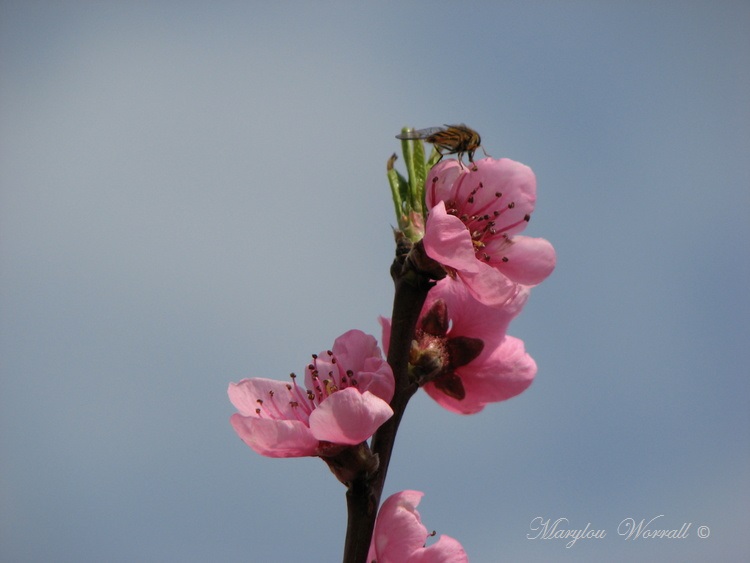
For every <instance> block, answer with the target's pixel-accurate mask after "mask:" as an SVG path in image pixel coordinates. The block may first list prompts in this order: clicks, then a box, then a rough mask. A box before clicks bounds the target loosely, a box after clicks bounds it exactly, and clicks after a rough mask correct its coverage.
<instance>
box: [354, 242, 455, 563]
mask: <svg viewBox="0 0 750 563" xmlns="http://www.w3.org/2000/svg"><path fill="white" fill-rule="evenodd" d="M397 252H398V251H397ZM391 276H392V277H393V282H394V284H395V294H394V297H393V318H392V328H391V339H390V346H389V349H388V363H389V364H390V366H391V369H392V370H393V376H394V379H395V382H396V387H395V391H394V394H393V399H392V400H391V403H390V404H391V408H392V409H393V416H392V417H391V418H389V419H388V420H387V421H386V422H384V423H383V425H382V426H380V428H379V429H378V430H377V432H375V434H374V435H373V437H372V446H371V450H372V452H373V454H374V455H376V456H377V457H378V468H377V470H376V471H375V472H374V473H373V474H371V475H366V474H362V475H361V476H360V477H359V478H357V479H355V480H354V481H352V482H351V483H350V485H349V488H348V490H347V493H346V503H347V509H348V512H349V516H348V522H347V534H346V543H345V546H344V563H364V562H365V561H366V558H367V551H368V549H369V547H370V540H371V538H372V531H373V528H374V526H375V517H376V516H377V511H378V506H379V505H380V497H381V494H382V492H383V486H384V485H385V478H386V474H387V472H388V465H389V463H390V461H391V452H392V451H393V445H394V442H395V440H396V432H397V431H398V427H399V424H400V423H401V418H402V416H403V414H404V411H405V410H406V405H407V404H408V403H409V400H410V399H411V398H412V396H413V395H414V393H416V392H417V389H419V386H418V383H417V382H416V381H414V380H412V378H411V377H410V376H409V353H410V349H411V342H412V340H413V338H414V329H415V327H416V325H417V320H418V318H419V313H420V312H421V311H422V306H423V305H424V302H425V299H426V298H427V293H428V292H429V290H430V288H431V287H432V286H433V285H434V284H435V282H434V280H435V279H439V278H441V277H443V276H445V272H444V271H443V270H442V268H441V267H440V265H439V264H437V262H434V261H433V260H432V259H430V258H429V257H428V256H427V255H426V254H425V253H424V247H423V246H422V244H420V243H417V244H415V245H414V246H413V248H412V249H411V251H410V252H409V253H408V254H407V255H405V256H404V255H401V256H398V255H397V257H396V259H395V260H394V262H393V265H392V266H391Z"/></svg>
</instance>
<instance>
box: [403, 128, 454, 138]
mask: <svg viewBox="0 0 750 563" xmlns="http://www.w3.org/2000/svg"><path fill="white" fill-rule="evenodd" d="M441 131H445V128H444V127H428V128H427V129H412V130H411V131H406V132H405V133H401V134H399V135H396V138H397V139H402V140H407V141H416V140H419V139H426V138H427V137H429V136H430V135H434V134H435V133H440V132H441Z"/></svg>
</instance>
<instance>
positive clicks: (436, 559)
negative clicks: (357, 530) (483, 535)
mask: <svg viewBox="0 0 750 563" xmlns="http://www.w3.org/2000/svg"><path fill="white" fill-rule="evenodd" d="M422 496H424V493H421V492H419V491H402V492H400V493H396V494H394V495H391V496H390V497H388V499H387V500H386V501H385V502H384V503H383V506H381V507H380V512H379V513H378V518H377V520H376V522H375V530H374V532H373V534H372V542H371V544H370V551H369V552H368V554H367V561H368V562H371V561H376V562H377V563H462V562H468V561H469V558H468V556H467V555H466V552H465V551H464V548H463V547H462V546H461V544H460V543H459V542H458V541H457V540H455V539H453V538H451V537H450V536H445V535H443V536H440V538H439V539H438V541H437V542H435V543H434V544H432V545H430V546H429V547H425V541H427V538H428V537H429V536H430V534H428V533H427V528H425V527H424V525H423V524H422V519H421V517H420V516H419V512H417V505H418V504H419V501H420V500H422Z"/></svg>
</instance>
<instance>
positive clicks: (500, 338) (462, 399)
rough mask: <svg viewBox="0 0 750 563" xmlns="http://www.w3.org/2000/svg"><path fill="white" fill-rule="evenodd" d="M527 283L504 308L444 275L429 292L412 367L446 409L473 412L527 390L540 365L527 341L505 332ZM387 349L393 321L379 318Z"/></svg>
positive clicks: (526, 294) (522, 300) (523, 297)
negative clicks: (524, 341) (527, 349)
mask: <svg viewBox="0 0 750 563" xmlns="http://www.w3.org/2000/svg"><path fill="white" fill-rule="evenodd" d="M530 291H531V290H530V289H529V288H528V287H527V286H518V288H517V293H516V294H515V296H514V297H513V298H512V299H510V300H509V301H508V302H506V304H505V305H504V306H502V307H491V306H488V305H485V304H483V303H480V302H479V301H477V300H476V299H475V298H474V297H473V296H472V294H471V293H470V292H469V289H468V288H467V287H466V285H465V284H463V283H461V282H459V281H456V280H452V279H450V278H445V279H443V280H440V281H439V282H438V283H437V284H436V285H435V287H433V288H432V289H431V290H430V292H429V294H428V295H427V300H426V301H425V303H424V306H423V307H422V312H421V314H420V316H419V320H418V321H417V327H416V330H415V334H414V342H413V344H412V350H411V357H410V364H411V368H410V369H411V372H412V374H413V376H415V377H416V378H417V380H418V383H419V384H420V385H422V386H423V387H424V390H425V392H426V393H427V394H428V395H429V396H430V397H432V398H433V399H434V400H435V401H436V402H437V403H438V404H439V405H440V406H442V407H443V408H445V409H447V410H449V411H453V412H455V413H459V414H474V413H477V412H479V411H481V410H482V409H484V407H485V406H486V405H487V404H489V403H495V402H499V401H504V400H506V399H510V398H511V397H514V396H516V395H518V394H519V393H521V392H523V391H524V390H526V389H527V388H528V387H529V386H530V385H531V383H532V381H533V380H534V376H535V375H536V371H537V367H536V363H535V362H534V359H533V358H532V357H531V356H529V354H527V353H526V350H525V349H524V344H523V341H522V340H519V339H518V338H514V337H512V336H508V335H506V333H505V331H506V330H507V328H508V325H509V324H510V321H511V320H513V318H515V317H516V316H517V315H518V314H519V313H520V312H521V310H522V309H523V306H524V305H525V304H526V301H527V299H528V297H529V293H530ZM380 322H381V325H382V327H383V336H382V341H383V347H384V348H385V350H386V351H387V350H388V347H389V341H390V333H391V325H390V321H389V320H388V319H383V318H381V319H380Z"/></svg>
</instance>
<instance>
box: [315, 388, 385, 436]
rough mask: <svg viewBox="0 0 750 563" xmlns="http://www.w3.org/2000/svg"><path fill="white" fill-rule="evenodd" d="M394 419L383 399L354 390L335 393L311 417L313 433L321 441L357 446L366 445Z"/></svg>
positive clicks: (349, 389)
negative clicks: (380, 428)
mask: <svg viewBox="0 0 750 563" xmlns="http://www.w3.org/2000/svg"><path fill="white" fill-rule="evenodd" d="M391 416H393V410H392V409H391V407H390V406H389V405H388V403H386V402H385V401H384V400H383V399H381V398H379V397H376V396H375V395H373V394H372V393H370V392H369V391H365V392H364V393H360V392H359V390H358V389H356V388H354V387H348V388H346V389H342V390H340V391H336V392H335V393H333V394H332V395H331V396H329V397H328V398H327V399H326V400H325V401H323V402H322V403H321V404H320V405H318V408H316V409H315V410H314V411H313V412H312V414H311V415H310V431H311V433H312V435H313V436H314V437H315V438H317V439H318V440H325V441H327V442H333V443H334V444H347V445H355V444H359V443H360V442H364V441H365V440H367V439H368V438H369V437H370V436H372V435H373V433H374V432H375V430H377V429H378V427H379V426H380V425H381V424H383V423H384V422H385V421H386V420H388V419H389V418H390V417H391Z"/></svg>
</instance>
